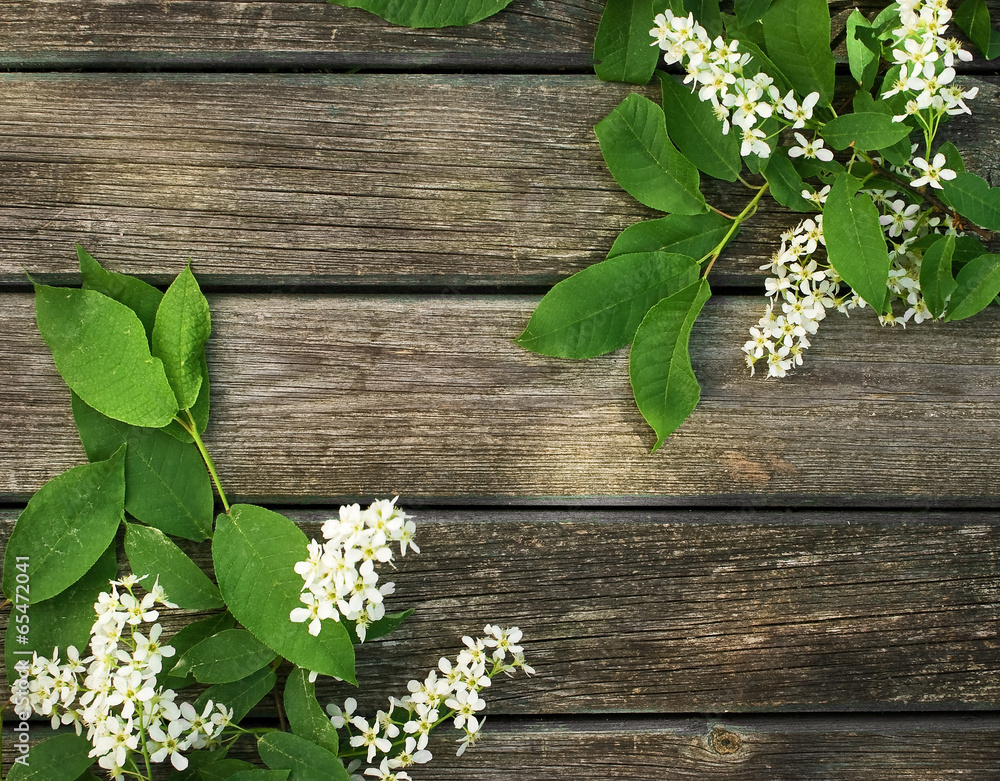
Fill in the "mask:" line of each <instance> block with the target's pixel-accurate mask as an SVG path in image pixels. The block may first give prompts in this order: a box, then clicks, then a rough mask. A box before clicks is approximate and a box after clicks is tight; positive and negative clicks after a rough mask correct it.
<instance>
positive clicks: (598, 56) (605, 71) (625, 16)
mask: <svg viewBox="0 0 1000 781" xmlns="http://www.w3.org/2000/svg"><path fill="white" fill-rule="evenodd" d="M652 22H653V3H652V0H608V2H607V5H605V6H604V13H603V14H602V16H601V24H600V26H599V27H598V28H597V37H596V39H595V40H594V59H595V60H596V61H597V62H596V63H595V65H594V71H595V72H596V73H597V76H598V78H599V79H600V80H601V81H627V82H630V83H632V84H648V83H649V80H650V78H651V77H652V75H653V70H654V69H655V68H656V61H657V59H659V55H660V50H659V48H658V47H656V46H650V43H651V42H652V38H651V37H650V35H649V30H650V28H651V27H652V26H653V25H652Z"/></svg>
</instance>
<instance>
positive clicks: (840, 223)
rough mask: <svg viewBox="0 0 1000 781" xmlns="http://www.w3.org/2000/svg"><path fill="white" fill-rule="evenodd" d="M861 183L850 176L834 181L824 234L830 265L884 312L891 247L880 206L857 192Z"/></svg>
mask: <svg viewBox="0 0 1000 781" xmlns="http://www.w3.org/2000/svg"><path fill="white" fill-rule="evenodd" d="M857 184H858V181H857V180H856V179H854V178H853V177H848V176H840V177H838V178H837V180H836V181H835V182H834V184H833V187H832V188H831V190H830V193H829V194H828V195H827V197H826V206H824V208H823V235H824V236H825V238H826V251H827V254H828V256H829V259H830V265H832V266H833V267H834V268H835V269H836V270H837V273H838V274H840V276H841V277H843V279H844V281H845V282H846V283H847V284H848V285H850V286H851V287H852V288H853V289H854V291H855V292H856V293H857V294H858V295H859V296H861V297H862V298H863V299H864V300H865V302H866V303H867V304H868V305H869V306H871V307H873V308H874V309H876V310H877V311H880V312H881V311H883V309H882V305H883V302H884V301H885V295H886V282H887V281H888V279H889V250H888V248H887V247H886V244H885V236H884V234H883V233H882V227H881V225H879V220H878V218H879V214H878V209H876V208H875V204H873V203H872V199H871V198H869V197H868V196H867V195H864V194H862V195H858V196H855V195H854V193H855V192H856V191H857Z"/></svg>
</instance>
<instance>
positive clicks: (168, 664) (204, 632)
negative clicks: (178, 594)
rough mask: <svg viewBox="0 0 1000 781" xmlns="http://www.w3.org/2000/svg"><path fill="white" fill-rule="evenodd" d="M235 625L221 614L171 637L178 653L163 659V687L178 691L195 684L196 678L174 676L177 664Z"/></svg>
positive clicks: (194, 624) (226, 615)
mask: <svg viewBox="0 0 1000 781" xmlns="http://www.w3.org/2000/svg"><path fill="white" fill-rule="evenodd" d="M235 624H236V619H234V618H233V617H232V615H230V614H229V612H225V613H219V614H218V615H214V616H209V617H208V618H202V619H200V620H198V621H193V622H191V623H190V624H188V625H187V626H185V627H184V628H183V629H181V630H180V631H179V632H177V634H175V635H174V636H173V637H171V638H170V645H172V646H173V647H174V650H175V651H176V653H175V654H174V655H173V656H170V657H164V659H163V670H162V671H161V672H160V675H159V682H160V683H161V684H162V685H163V687H164V688H166V689H174V690H175V691H176V690H177V689H183V688H184V687H185V686H190V685H191V684H193V683H194V682H195V680H194V676H190V675H189V676H180V675H173V668H174V667H175V666H176V664H177V662H178V661H179V660H180V658H181V657H182V656H183V655H184V653H185V652H186V651H187V650H188V649H189V648H193V647H194V646H195V645H196V644H197V643H200V642H201V641H202V640H204V639H205V638H206V637H211V636H212V635H214V634H216V633H217V632H222V631H223V630H225V629H232V628H233V626H235ZM262 696H263V695H262Z"/></svg>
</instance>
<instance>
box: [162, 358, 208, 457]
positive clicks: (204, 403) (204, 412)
mask: <svg viewBox="0 0 1000 781" xmlns="http://www.w3.org/2000/svg"><path fill="white" fill-rule="evenodd" d="M188 412H190V413H191V417H192V418H194V424H195V428H196V429H197V430H198V433H199V434H204V433H205V429H206V428H208V412H209V382H208V361H207V360H206V359H205V353H204V352H202V354H201V387H200V388H198V398H197V399H195V402H194V406H192V407H191V409H190V410H188ZM160 430H161V431H165V432H166V433H167V434H169V435H170V436H172V437H173V438H174V439H179V440H180V441H181V442H194V437H192V436H191V435H190V434H188V433H187V431H185V430H184V429H183V428H181V425H180V423H178V422H177V421H176V420H175V421H173V422H172V423H170V424H169V425H167V426H164V427H163V428H162V429H160Z"/></svg>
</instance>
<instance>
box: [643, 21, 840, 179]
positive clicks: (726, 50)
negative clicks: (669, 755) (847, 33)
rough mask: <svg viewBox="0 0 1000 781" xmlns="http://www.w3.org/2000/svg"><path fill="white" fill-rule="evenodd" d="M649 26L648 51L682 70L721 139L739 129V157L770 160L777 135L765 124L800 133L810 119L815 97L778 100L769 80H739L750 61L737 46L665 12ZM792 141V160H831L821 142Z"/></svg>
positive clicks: (756, 76)
mask: <svg viewBox="0 0 1000 781" xmlns="http://www.w3.org/2000/svg"><path fill="white" fill-rule="evenodd" d="M653 21H654V23H655V24H656V27H654V28H653V29H652V30H650V31H649V34H650V35H651V36H653V38H655V39H656V40H655V41H653V44H652V45H654V46H657V45H658V46H659V47H660V48H661V49H662V50H663V51H664V52H665V53H664V55H663V59H664V62H666V64H667V65H673V64H676V63H681V64H682V65H683V66H684V68H685V70H686V76H685V77H684V83H685V84H692V87H693V88H696V89H697V90H698V97H699V98H700V99H701V100H703V101H709V102H710V103H711V104H712V108H713V110H714V111H715V115H716V116H717V117H718V118H719V120H720V121H721V122H722V132H723V133H724V134H728V133H729V129H730V123H731V124H732V125H735V126H736V127H737V128H738V129H739V134H740V141H741V144H740V154H741V155H742V156H744V157H746V156H747V155H751V154H753V155H757V156H758V157H769V156H770V154H771V147H770V145H769V143H768V140H769V139H770V138H771V137H773V136H774V135H775V134H776V132H777V131H776V130H772V132H771V133H768V132H766V131H765V129H764V128H763V127H762V126H763V124H764V122H765V121H766V120H768V119H771V118H773V119H775V120H778V122H779V123H780V124H781V125H784V126H791V127H792V128H804V127H805V126H806V124H807V123H808V122H810V120H811V119H812V115H813V108H814V107H815V105H816V103H817V101H818V100H819V93H818V92H813V93H810V94H809V95H807V96H806V97H805V98H804V99H803V100H802V102H801V103H800V102H799V101H797V100H796V98H795V93H794V92H793V91H791V90H789V92H788V93H787V94H786V95H785V96H784V97H782V95H781V93H780V92H779V91H778V88H777V87H776V86H775V84H774V79H772V78H771V77H770V76H768V75H767V74H766V73H763V72H758V73H756V74H754V75H752V76H747V75H744V68H745V67H746V66H748V65H749V64H750V62H751V60H752V59H753V58H752V56H751V55H750V54H748V53H746V52H742V53H741V52H740V51H739V43H740V42H739V41H738V40H735V39H734V40H731V41H728V42H727V41H725V40H724V39H723V38H722V37H718V38H716V39H715V40H714V41H713V40H712V38H711V37H710V36H709V34H708V32H707V31H706V30H705V28H704V27H702V26H701V25H700V24H698V23H697V22H696V21H695V20H694V15H693V14H689V15H688V16H686V17H684V16H677V15H675V14H674V13H673V12H672V11H670V10H669V9H668V10H667V11H665V12H664V13H662V14H657V16H656V18H655V19H654V20H653ZM795 135H796V138H797V139H798V140H799V142H800V143H799V146H797V147H794V148H793V149H792V150H791V151H790V152H789V154H790V155H792V156H793V157H796V156H805V157H814V158H817V159H820V160H831V159H833V153H832V152H831V151H830V150H829V149H826V148H824V145H823V140H822V139H820V138H814V139H812V140H807V139H806V138H805V136H803V135H802V134H801V133H796V134H795Z"/></svg>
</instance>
